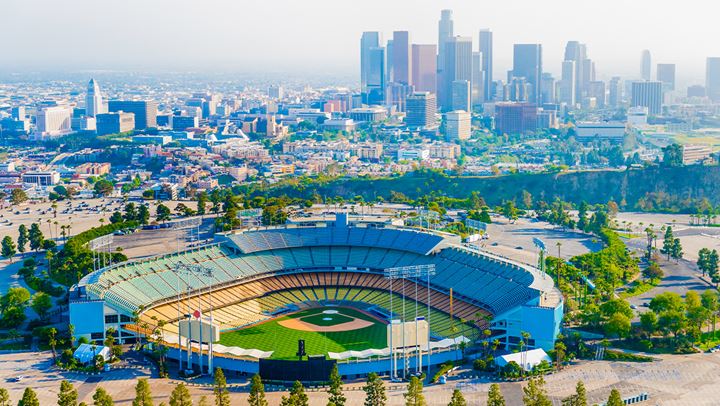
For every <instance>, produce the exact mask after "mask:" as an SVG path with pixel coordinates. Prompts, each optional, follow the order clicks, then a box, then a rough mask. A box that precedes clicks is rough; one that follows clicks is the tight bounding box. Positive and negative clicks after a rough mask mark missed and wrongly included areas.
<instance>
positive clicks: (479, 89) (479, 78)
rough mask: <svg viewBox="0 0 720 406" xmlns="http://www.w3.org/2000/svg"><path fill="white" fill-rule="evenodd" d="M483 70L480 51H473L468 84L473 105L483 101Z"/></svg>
mask: <svg viewBox="0 0 720 406" xmlns="http://www.w3.org/2000/svg"><path fill="white" fill-rule="evenodd" d="M484 83H485V81H484V80H483V70H482V53H480V52H473V54H472V81H471V84H470V86H471V87H472V89H471V92H470V93H471V94H472V95H471V97H470V99H471V103H472V105H473V106H478V105H480V104H482V103H483V102H484V101H485V91H484V90H483V85H484Z"/></svg>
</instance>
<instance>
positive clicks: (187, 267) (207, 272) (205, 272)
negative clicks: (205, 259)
mask: <svg viewBox="0 0 720 406" xmlns="http://www.w3.org/2000/svg"><path fill="white" fill-rule="evenodd" d="M173 272H175V274H176V276H177V286H176V288H177V304H178V305H177V311H178V362H179V364H178V368H179V371H182V340H181V338H182V337H181V336H180V330H179V322H180V319H181V310H180V302H181V300H180V274H185V275H186V276H189V275H196V276H204V277H206V278H212V277H213V271H212V269H211V268H208V267H206V266H203V265H200V264H188V263H185V262H176V263H175V266H174V268H173ZM186 285H187V286H188V289H189V288H190V284H189V283H187V282H186ZM207 286H208V285H207V284H205V285H204V286H202V287H201V288H200V293H199V294H198V312H199V314H200V317H202V301H201V300H200V297H201V295H202V292H203V290H204V288H205V287H207ZM209 303H210V325H211V326H212V325H213V304H212V295H210V297H209ZM189 306H190V304H189V303H188V307H189ZM190 317H192V314H191V313H190V312H189V314H188V318H190ZM211 336H212V334H211ZM199 344H200V352H199V356H198V360H199V364H200V373H202V370H203V362H202V345H203V343H202V323H201V324H200V343H199ZM208 347H209V348H208V349H209V352H208V371H209V373H210V375H213V368H212V367H213V343H212V340H210V341H209V342H208ZM187 351H188V360H187V364H188V368H189V367H190V366H191V365H192V347H191V340H190V337H188V338H187Z"/></svg>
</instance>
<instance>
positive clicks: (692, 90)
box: [687, 85, 706, 97]
mask: <svg viewBox="0 0 720 406" xmlns="http://www.w3.org/2000/svg"><path fill="white" fill-rule="evenodd" d="M705 95H706V94H705V86H702V85H692V86H688V88H687V97H705Z"/></svg>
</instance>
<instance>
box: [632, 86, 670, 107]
mask: <svg viewBox="0 0 720 406" xmlns="http://www.w3.org/2000/svg"><path fill="white" fill-rule="evenodd" d="M662 102H663V91H662V82H657V81H642V82H633V84H632V100H631V105H630V106H631V107H646V108H647V109H648V114H650V115H658V114H660V113H661V112H662Z"/></svg>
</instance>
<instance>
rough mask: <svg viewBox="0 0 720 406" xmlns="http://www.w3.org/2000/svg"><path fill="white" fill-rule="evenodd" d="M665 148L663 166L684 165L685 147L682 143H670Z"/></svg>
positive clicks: (675, 166)
mask: <svg viewBox="0 0 720 406" xmlns="http://www.w3.org/2000/svg"><path fill="white" fill-rule="evenodd" d="M662 150H663V161H662V164H663V166H667V167H670V168H677V167H680V166H683V147H682V145H680V144H675V143H673V144H670V145H668V146H666V147H665V148H663V149H662Z"/></svg>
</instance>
